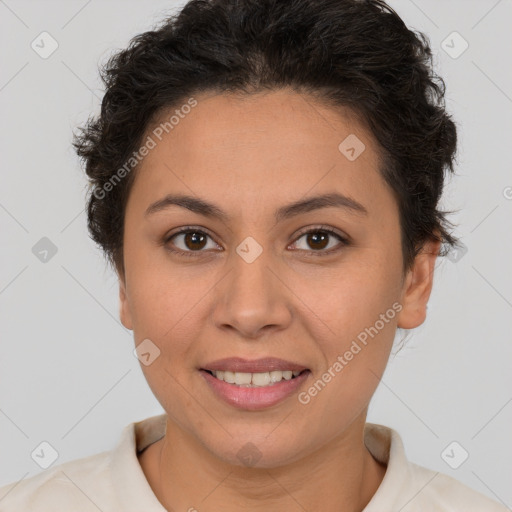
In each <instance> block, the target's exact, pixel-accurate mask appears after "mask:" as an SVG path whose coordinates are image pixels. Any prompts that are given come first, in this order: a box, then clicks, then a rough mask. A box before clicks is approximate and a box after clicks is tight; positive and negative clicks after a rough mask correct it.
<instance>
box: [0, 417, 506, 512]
mask: <svg viewBox="0 0 512 512" xmlns="http://www.w3.org/2000/svg"><path fill="white" fill-rule="evenodd" d="M165 421H166V415H165V414H161V415H158V416H152V417H150V418H146V419H145V420H143V421H139V422H134V423H130V424H129V425H127V426H126V427H125V428H124V429H123V432H122V435H121V438H120V440H119V442H118V444H117V446H116V447H115V448H114V449H113V450H111V451H106V452H102V453H98V454H95V455H91V456H89V457H85V458H81V459H76V460H72V461H69V462H65V463H62V464H60V465H56V466H50V467H49V468H48V469H46V470H44V471H43V472H42V473H38V474H36V475H34V476H32V477H30V478H27V479H26V480H21V481H20V482H13V483H11V484H9V485H6V486H3V487H1V488H0V512H60V511H62V512H64V511H65V512H75V511H76V512H89V511H91V512H98V511H101V512H165V508H164V507H163V506H162V505H161V504H160V502H159V501H158V499H157V498H156V496H155V495H154V493H153V491H152V490H151V487H150V485H149V483H148V481H147V480H146V477H145V475H144V472H143V471H142V468H141V466H140V464H139V460H138V458H137V453H136V451H137V452H140V451H142V450H143V449H144V448H146V447H147V446H148V445H150V444H151V443H154V442H155V441H158V440H159V439H160V438H162V437H163V436H164V435H165ZM364 440H365V444H366V446H367V448H368V450H369V451H370V452H371V454H372V455H373V457H374V458H376V459H377V460H379V461H380V462H382V463H384V464H386V465H387V469H386V474H385V476H384V479H383V481H382V482H381V485H380V486H379V488H378V489H377V492H376V493H375V494H374V496H373V498H372V499H371V501H370V503H368V505H367V506H366V507H365V509H364V511H363V512H398V511H400V512H413V511H414V512H434V511H435V512H455V511H460V512H505V511H507V510H508V509H507V508H506V507H505V506H503V505H500V504H498V503H497V502H494V501H492V500H491V499H489V498H487V497H486V496H484V495H482V494H480V493H478V492H476V491H474V490H472V489H471V488H469V487H466V486H465V485H463V484H462V483H460V482H458V481H457V480H455V479H453V478H451V477H449V476H447V475H444V474H442V473H438V472H435V471H431V470H430V469H427V468H424V467H421V466H418V465H416V464H413V463H411V462H409V461H408V460H407V459H406V457H405V452H404V447H403V444H402V440H401V438H400V436H399V435H398V433H397V432H396V431H395V430H393V429H390V428H388V427H385V426H382V425H377V424H373V423H366V426H365V434H364Z"/></svg>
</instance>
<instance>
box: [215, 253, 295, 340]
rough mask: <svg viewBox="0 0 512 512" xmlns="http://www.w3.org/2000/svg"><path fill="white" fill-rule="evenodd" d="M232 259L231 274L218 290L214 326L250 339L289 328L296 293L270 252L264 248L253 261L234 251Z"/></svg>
mask: <svg viewBox="0 0 512 512" xmlns="http://www.w3.org/2000/svg"><path fill="white" fill-rule="evenodd" d="M231 260H232V261H231V266H230V270H229V271H228V274H227V275H226V277H225V278H224V279H222V281H221V282H220V283H219V286H217V287H216V290H215V293H216V297H215V299H216V302H215V308H214V311H213V320H214V322H215V325H216V326H217V327H218V328H220V329H223V330H233V331H236V332H237V334H238V336H239V337H243V338H247V339H251V340H255V339H258V338H260V337H261V336H263V335H265V334H268V332H269V331H273V330H275V331H278V330H282V329H286V328H287V327H288V326H289V325H290V322H291V318H292V307H291V302H290V297H291V296H293V293H292V292H291V290H290V288H289V287H288V286H289V283H286V277H285V276H284V275H283V274H284V273H283V269H282V267H281V268H280V265H279V264H278V263H277V262H276V261H275V259H273V258H272V256H271V254H270V251H265V250H263V251H262V253H261V254H260V255H259V256H258V257H257V258H256V259H255V260H254V261H252V262H251V260H250V259H244V258H243V257H242V256H240V255H239V254H238V253H236V252H234V253H233V255H232V258H231ZM279 274H281V275H279Z"/></svg>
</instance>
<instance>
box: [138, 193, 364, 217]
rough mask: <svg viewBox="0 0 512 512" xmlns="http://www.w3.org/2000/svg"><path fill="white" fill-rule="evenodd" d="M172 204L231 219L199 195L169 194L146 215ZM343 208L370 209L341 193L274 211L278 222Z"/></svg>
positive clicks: (312, 198)
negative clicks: (325, 209)
mask: <svg viewBox="0 0 512 512" xmlns="http://www.w3.org/2000/svg"><path fill="white" fill-rule="evenodd" d="M170 206H180V207H182V208H186V209H187V210H190V211H191V212H194V213H198V214H199V215H203V216H205V217H210V218H215V219H220V220H222V221H224V222H227V221H228V220H229V215H228V214H227V213H226V212H225V211H224V210H222V209H221V208H220V207H218V206H217V205H215V204H212V203H210V202H208V201H206V200H205V199H200V198H198V197H193V196H187V195H181V194H169V195H167V196H165V197H164V198H162V199H159V200H158V201H156V202H154V203H152V204H151V205H150V206H149V207H148V208H147V210H146V212H145V214H144V215H145V216H147V215H151V214H153V213H156V212H160V211H162V210H165V209H167V208H168V207H170ZM329 207H335V208H342V209H344V210H347V211H348V212H351V213H355V214H358V215H368V210H367V209H366V208H365V207H364V206H363V205H362V204H361V203H358V202H357V201H355V200H354V199H351V198H350V197H347V196H344V195H343V194H339V193H330V194H323V195H319V196H314V197H308V198H306V199H301V200H298V201H295V202H293V203H290V204H288V205H285V206H282V207H280V208H279V209H278V210H276V212H275V213H274V218H275V220H276V222H281V221H283V220H285V219H289V218H292V217H295V216H297V215H301V214H304V213H308V212H312V211H314V210H319V209H321V208H329Z"/></svg>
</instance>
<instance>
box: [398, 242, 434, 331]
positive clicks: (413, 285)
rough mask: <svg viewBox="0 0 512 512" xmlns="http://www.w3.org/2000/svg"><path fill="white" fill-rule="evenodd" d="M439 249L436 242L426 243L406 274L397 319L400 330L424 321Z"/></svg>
mask: <svg viewBox="0 0 512 512" xmlns="http://www.w3.org/2000/svg"><path fill="white" fill-rule="evenodd" d="M440 247H441V242H440V241H438V240H433V239H432V240H429V241H427V242H426V243H425V244H424V245H423V247H422V249H421V251H420V252H419V253H418V255H417V256H416V258H415V259H414V263H413V266H412V268H411V269H409V270H408V272H407V275H406V278H405V280H404V287H403V290H402V300H401V304H402V310H401V311H400V313H399V314H398V318H397V322H398V323H397V326H398V327H401V328H402V329H414V328H415V327H418V326H419V325H421V324H422V323H423V322H424V321H425V318H426V316H427V302H428V299H429V297H430V292H431V291H432V284H433V282H434V266H435V263H436V259H437V256H438V254H439V249H440Z"/></svg>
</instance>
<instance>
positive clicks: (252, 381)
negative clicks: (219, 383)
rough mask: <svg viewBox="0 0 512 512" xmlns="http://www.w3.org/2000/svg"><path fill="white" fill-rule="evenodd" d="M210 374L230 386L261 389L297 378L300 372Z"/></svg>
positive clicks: (216, 371)
mask: <svg viewBox="0 0 512 512" xmlns="http://www.w3.org/2000/svg"><path fill="white" fill-rule="evenodd" d="M212 373H213V375H214V376H215V377H217V379H219V380H223V381H225V382H229V383H230V384H237V385H238V386H247V387H254V386H256V387H263V386H269V385H272V384H275V383H277V382H281V381H282V380H283V379H284V380H290V379H291V378H292V376H293V377H297V375H299V374H300V370H296V371H291V370H285V371H280V370H275V371H272V372H263V373H245V372H229V371H227V370H226V371H222V370H212Z"/></svg>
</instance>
